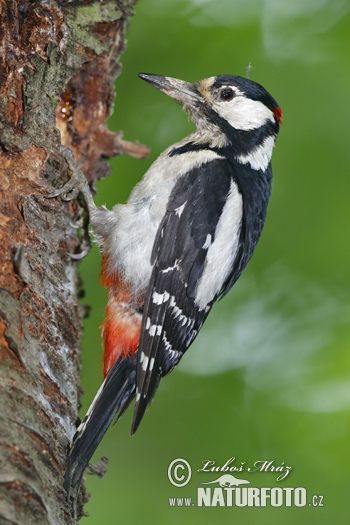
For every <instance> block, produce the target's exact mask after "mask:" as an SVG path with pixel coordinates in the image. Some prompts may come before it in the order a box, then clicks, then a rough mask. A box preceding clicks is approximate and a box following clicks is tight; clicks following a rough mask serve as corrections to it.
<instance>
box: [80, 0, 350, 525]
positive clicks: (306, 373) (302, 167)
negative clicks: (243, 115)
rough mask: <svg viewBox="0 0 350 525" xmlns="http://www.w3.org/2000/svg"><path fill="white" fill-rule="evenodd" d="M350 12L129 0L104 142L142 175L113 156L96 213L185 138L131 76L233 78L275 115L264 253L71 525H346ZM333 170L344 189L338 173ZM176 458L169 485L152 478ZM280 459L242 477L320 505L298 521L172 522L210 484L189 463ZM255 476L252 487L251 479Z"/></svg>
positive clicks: (266, 516)
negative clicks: (134, 145)
mask: <svg viewBox="0 0 350 525" xmlns="http://www.w3.org/2000/svg"><path fill="white" fill-rule="evenodd" d="M349 9H350V7H349V3H348V2H347V1H346V0H328V1H327V0H309V1H308V2H305V1H301V0H296V1H294V2H293V3H291V2H288V1H287V0H280V1H279V2H276V1H273V0H253V1H248V2H243V1H242V0H240V1H239V0H216V1H215V2H214V0H211V1H210V0H169V1H168V2H164V1H162V0H141V1H140V2H139V3H138V4H137V6H136V16H135V18H133V19H132V20H131V24H130V28H129V44H128V49H127V51H126V52H125V54H124V56H123V64H124V68H123V74H122V75H121V77H120V78H119V79H118V80H117V84H116V89H117V98H116V105H115V113H114V115H113V116H112V117H111V119H110V127H111V129H113V130H118V129H122V130H123V131H124V136H125V138H126V139H127V140H135V139H138V140H139V141H140V142H142V143H144V144H148V145H150V146H151V147H152V151H151V154H150V155H149V158H148V159H146V160H143V161H139V160H135V159H131V158H126V157H119V158H116V159H113V160H112V161H111V164H112V167H113V174H112V176H111V177H109V179H108V180H104V181H102V182H100V183H99V184H98V195H97V196H96V198H95V201H96V203H97V204H106V205H107V206H108V207H112V206H113V205H114V204H115V203H117V202H124V201H125V200H126V199H127V196H128V194H129V192H130V190H131V188H132V187H133V186H134V184H135V183H136V182H137V181H138V180H139V179H140V178H141V177H142V175H143V173H144V172H145V171H146V169H147V168H148V166H149V165H150V163H151V162H152V161H153V160H154V159H155V158H156V157H157V156H158V155H159V153H160V152H161V151H162V150H163V149H164V148H165V147H167V146H168V145H169V144H171V143H173V142H175V141H177V140H179V139H181V138H183V137H184V136H185V135H186V134H188V133H190V132H191V131H192V130H193V125H192V124H191V123H189V122H187V119H186V116H185V115H184V113H183V112H182V111H181V110H180V108H179V107H178V106H177V105H176V104H175V103H174V101H173V100H171V99H168V98H167V97H166V96H165V95H163V94H162V93H159V92H157V91H156V90H154V89H153V88H151V87H150V86H148V85H147V84H145V83H143V82H142V81H141V80H140V79H138V78H137V73H138V72H145V73H158V74H165V75H169V76H173V77H177V78H181V79H183V80H187V81H196V80H200V79H202V78H206V77H209V76H213V75H216V74H224V73H232V74H238V75H241V76H245V74H246V72H245V71H246V70H245V68H246V66H247V65H248V63H249V62H251V64H252V66H253V70H252V72H251V74H250V78H252V79H253V80H256V81H257V82H259V83H261V84H262V85H264V87H266V89H267V90H268V91H270V92H271V94H272V95H273V96H274V97H275V98H276V99H277V101H278V103H279V104H280V105H281V107H282V109H283V116H284V126H283V128H282V129H281V132H280V135H279V137H278V140H277V146H276V149H275V151H274V155H273V169H274V184H273V191H272V197H271V201H270V206H269V212H268V218H267V222H266V226H265V229H264V232H263V235H262V239H261V242H260V244H259V246H258V248H257V250H256V252H255V255H254V257H253V259H252V261H251V263H250V264H249V265H248V268H247V269H246V270H245V272H244V274H243V276H242V277H241V279H240V280H239V282H238V283H237V284H236V285H235V287H234V289H233V290H232V291H231V292H230V294H229V295H228V296H227V297H225V299H224V300H223V301H222V302H220V303H219V304H217V305H216V307H214V310H213V312H212V314H211V315H210V316H209V319H208V321H207V322H206V325H205V327H204V328H203V329H202V331H201V333H200V335H199V337H198V338H197V339H196V341H195V343H194V344H193V346H192V347H191V349H190V351H189V352H188V354H186V356H185V357H184V359H183V361H182V363H181V366H180V367H179V369H178V370H176V371H175V372H174V373H172V374H171V375H170V376H169V377H168V378H166V379H165V380H163V381H162V382H161V385H160V388H159V391H158V394H157V396H156V398H155V401H154V403H153V405H152V407H151V410H150V411H149V412H148V414H147V415H146V417H145V419H144V421H143V422H142V425H141V427H140V429H139V430H138V432H137V434H136V435H135V436H134V437H133V438H132V439H131V438H130V437H129V428H130V423H131V411H129V413H127V414H126V415H125V416H124V417H123V418H122V420H121V421H120V422H119V423H118V425H117V426H116V427H112V428H110V429H109V431H108V432H107V435H106V436H105V438H104V440H103V441H102V443H101V445H100V447H99V448H98V451H97V453H96V454H95V456H94V460H95V461H97V460H98V459H99V458H100V457H101V456H108V457H109V459H110V464H109V469H108V472H107V475H106V476H105V478H103V479H102V480H101V479H98V478H97V477H88V480H87V488H88V490H89V491H91V492H92V497H91V499H90V502H89V504H88V505H87V510H88V512H89V514H90V517H89V518H88V519H83V520H82V523H86V525H88V524H90V525H94V524H99V525H103V524H114V523H147V524H148V523H155V524H158V523H159V524H163V523H170V524H171V523H178V522H180V521H181V523H183V524H187V523H191V524H193V523H203V524H207V523H208V524H209V523H213V522H217V521H219V520H220V523H231V522H232V521H237V520H238V519H239V521H240V523H244V524H246V523H247V524H248V523H249V524H258V523H259V524H264V523H269V524H275V523H276V524H277V523H281V522H282V523H284V524H294V523H296V522H297V520H298V521H300V522H302V523H306V522H307V523H310V524H316V523H317V524H329V523H348V519H349V518H348V506H347V485H348V469H349V455H350V454H349V438H350V425H349V423H350V421H349V420H350V418H349V406H350V379H349V365H350V357H349V342H350V330H349V324H348V321H349V313H350V312H349V310H350V307H349V300H348V290H349V285H350V275H349V267H350V247H349V242H348V236H349V205H348V202H349V193H350V177H349V167H348V166H349V160H348V152H349V120H350V104H349V84H350V68H349V51H350V44H349V33H350V15H349ZM346 173H348V175H346ZM99 265H100V256H99V254H98V251H97V249H96V248H95V249H94V250H93V251H92V253H91V254H90V255H89V257H87V258H86V259H85V260H84V261H83V263H82V264H81V273H82V276H83V280H84V287H85V290H86V297H85V299H84V301H85V302H87V303H88V304H91V305H92V312H91V315H90V317H89V319H88V320H87V321H86V326H85V337H84V341H83V370H82V384H83V388H84V391H85V394H84V395H83V397H82V405H83V406H82V410H81V415H82V416H83V415H84V414H85V412H86V410H87V408H88V406H89V403H90V402H91V400H92V399H93V397H94V395H95V393H96V391H97V389H98V387H99V386H100V382H101V378H102V368H101V367H100V365H99V361H100V359H101V357H102V348H101V342H100V332H99V328H98V327H99V325H100V324H101V322H102V319H103V310H104V305H105V302H106V294H105V291H104V290H103V289H102V287H101V286H100V284H99V283H98V275H99ZM177 457H183V458H185V459H187V460H188V461H189V462H190V464H191V465H192V469H193V476H192V480H191V482H190V484H189V485H188V486H187V487H184V488H175V487H173V486H172V485H171V484H170V483H169V481H168V479H167V468H168V465H169V463H170V462H171V461H172V460H173V459H174V458H177ZM231 457H236V458H237V459H236V463H237V464H238V465H240V463H241V461H242V462H243V461H245V462H246V465H248V464H249V465H252V464H253V463H254V462H255V461H257V460H265V459H266V460H274V461H275V463H276V464H280V463H281V462H284V463H285V464H286V465H290V466H291V467H292V472H291V473H290V474H289V476H288V477H287V478H286V479H284V480H283V481H280V482H276V476H275V475H273V474H269V473H255V474H254V475H253V474H252V475H251V477H249V478H248V476H247V473H246V472H245V473H241V475H238V477H241V478H245V479H250V480H251V481H252V484H254V485H255V486H262V487H263V486H267V487H268V486H282V487H283V486H284V487H288V486H292V487H297V486H302V487H306V488H307V490H308V495H309V497H311V496H312V495H313V494H317V495H318V494H322V495H324V507H322V508H313V507H309V506H306V507H305V508H293V507H292V508H285V507H282V508H271V507H269V506H268V507H267V508H265V509H261V508H235V507H233V508H220V507H217V508H214V509H209V508H196V507H191V508H187V509H184V508H170V507H169V503H168V498H169V497H180V496H186V497H193V498H195V495H196V487H197V486H198V484H199V483H200V482H203V481H211V480H213V479H215V478H216V477H218V476H216V473H214V475H212V474H207V473H203V472H197V471H198V469H200V468H201V467H202V461H203V460H206V459H212V460H215V461H216V462H217V464H219V465H222V464H224V463H225V461H226V460H227V459H229V458H231ZM253 476H254V477H253Z"/></svg>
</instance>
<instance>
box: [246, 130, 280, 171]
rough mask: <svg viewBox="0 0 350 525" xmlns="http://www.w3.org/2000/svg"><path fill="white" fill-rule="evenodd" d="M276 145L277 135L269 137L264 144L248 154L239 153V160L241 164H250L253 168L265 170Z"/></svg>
mask: <svg viewBox="0 0 350 525" xmlns="http://www.w3.org/2000/svg"><path fill="white" fill-rule="evenodd" d="M274 145H275V137H267V138H266V139H265V140H264V142H263V143H262V144H260V145H259V146H257V147H256V148H254V149H253V150H252V151H250V152H249V153H248V155H239V156H238V157H237V160H238V162H240V163H241V164H250V167H251V168H252V169H253V170H262V171H265V170H266V168H267V166H268V165H269V162H270V160H271V156H272V150H273V147H274Z"/></svg>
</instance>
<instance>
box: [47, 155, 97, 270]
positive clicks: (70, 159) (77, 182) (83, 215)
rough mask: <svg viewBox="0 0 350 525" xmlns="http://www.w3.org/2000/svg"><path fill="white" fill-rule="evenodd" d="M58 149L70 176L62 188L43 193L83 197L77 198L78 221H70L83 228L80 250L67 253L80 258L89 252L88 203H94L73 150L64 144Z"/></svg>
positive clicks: (64, 197) (72, 197)
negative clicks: (78, 206) (79, 204)
mask: <svg viewBox="0 0 350 525" xmlns="http://www.w3.org/2000/svg"><path fill="white" fill-rule="evenodd" d="M60 149H61V151H62V154H63V156H64V158H65V160H66V163H67V166H68V170H69V172H70V175H71V178H70V179H69V181H68V182H67V183H66V184H65V185H64V186H62V188H60V189H57V190H55V191H54V192H53V193H51V194H49V195H45V198H46V199H53V198H56V197H60V198H61V200H62V201H64V202H70V201H72V200H75V199H77V198H79V196H80V195H82V197H83V198H82V199H79V201H80V203H81V204H82V206H83V207H82V208H81V209H80V210H79V212H78V213H77V215H76V218H78V221H79V222H74V223H73V224H72V222H71V223H70V224H71V226H72V227H73V228H75V229H82V230H83V236H82V243H81V248H82V251H81V252H80V253H69V254H68V255H69V257H71V259H74V260H81V259H83V258H84V257H85V256H86V255H87V254H88V253H89V251H90V249H91V240H90V235H89V230H88V227H89V204H90V205H94V203H93V199H92V196H91V193H90V190H89V185H88V183H87V180H86V178H85V176H84V174H83V173H82V172H81V171H80V169H79V167H78V165H77V163H76V161H75V158H74V155H73V152H72V151H71V150H70V149H69V148H67V147H66V146H61V148H60Z"/></svg>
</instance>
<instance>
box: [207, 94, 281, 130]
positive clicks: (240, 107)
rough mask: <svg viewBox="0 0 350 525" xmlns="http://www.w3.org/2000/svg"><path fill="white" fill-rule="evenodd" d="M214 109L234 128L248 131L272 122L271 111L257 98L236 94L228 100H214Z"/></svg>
mask: <svg viewBox="0 0 350 525" xmlns="http://www.w3.org/2000/svg"><path fill="white" fill-rule="evenodd" d="M215 110H216V111H217V113H218V114H219V115H220V116H221V117H223V118H224V119H225V120H227V122H228V123H229V124H230V125H231V126H232V127H233V128H235V129H242V130H244V131H250V130H252V129H257V128H260V127H261V126H263V125H264V124H265V123H266V122H268V121H269V120H270V121H271V122H274V116H273V113H272V111H271V110H270V109H269V108H268V107H266V106H265V104H263V103H262V102H259V101H258V100H251V99H249V98H246V97H244V96H236V97H235V98H233V99H232V100H231V101H230V102H216V104H215Z"/></svg>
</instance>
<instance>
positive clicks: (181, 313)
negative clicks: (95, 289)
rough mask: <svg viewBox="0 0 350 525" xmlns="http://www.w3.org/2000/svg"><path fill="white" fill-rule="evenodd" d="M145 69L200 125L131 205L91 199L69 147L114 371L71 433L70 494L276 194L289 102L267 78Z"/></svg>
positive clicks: (235, 265) (146, 395)
mask: <svg viewBox="0 0 350 525" xmlns="http://www.w3.org/2000/svg"><path fill="white" fill-rule="evenodd" d="M140 77H141V78H142V79H144V80H145V81H146V82H148V83H149V84H151V85H153V86H154V87H156V88H157V89H159V90H161V91H163V92H164V93H166V94H168V95H169V96H171V97H172V98H174V99H175V100H177V101H178V102H179V103H180V104H181V105H182V106H183V108H184V109H185V110H186V111H187V112H188V113H189V115H190V117H191V119H192V120H193V122H194V124H195V125H196V131H195V132H194V133H193V134H192V135H190V136H188V137H186V138H185V139H183V140H182V141H180V142H179V143H177V144H175V145H173V146H171V147H169V148H168V149H167V150H165V151H164V152H163V153H162V154H161V155H160V156H159V157H158V159H157V160H156V161H155V162H154V163H153V165H152V166H151V167H150V169H149V170H148V171H147V173H146V174H145V175H144V177H143V179H142V180H141V182H140V183H139V184H137V186H136V187H135V188H134V189H133V191H132V192H131V195H130V197H129V199H128V201H127V204H126V205H120V204H118V205H116V206H115V207H114V208H113V210H112V211H109V210H107V209H106V208H96V207H95V205H94V203H93V201H92V198H91V195H90V194H89V190H88V187H87V184H86V181H83V180H82V178H81V177H82V174H81V172H80V173H79V172H78V169H77V167H76V166H75V164H74V160H73V159H72V158H71V157H70V156H69V155H68V154H67V153H66V158H67V162H68V165H69V168H70V171H71V172H72V176H73V178H72V179H71V181H70V186H69V188H68V189H69V190H72V188H73V187H76V188H77V189H79V190H80V191H81V192H82V193H83V194H84V195H85V200H86V202H87V205H88V208H89V213H90V222H91V225H92V229H93V232H94V235H95V238H96V240H97V242H98V243H99V245H100V247H101V250H102V252H103V256H104V266H103V272H104V279H105V282H106V285H107V286H108V288H109V303H108V309H107V317H108V320H107V321H106V325H105V341H106V355H107V361H106V359H105V371H106V373H107V375H106V379H105V381H104V383H103V385H102V387H101V389H100V391H99V393H98V394H97V396H96V398H95V400H94V402H93V404H92V406H91V407H90V409H89V412H88V414H87V416H86V417H85V418H84V420H83V422H82V424H81V425H80V427H79V428H78V430H77V434H76V436H75V438H74V440H73V446H72V450H71V453H70V456H69V461H68V468H67V472H66V476H65V487H66V489H67V492H68V495H69V492H70V489H71V487H73V488H74V489H78V488H79V485H80V482H81V478H82V475H83V471H84V469H85V467H86V465H87V462H88V461H89V459H90V457H91V455H92V454H93V452H94V450H95V449H96V447H97V445H98V443H99V442H100V440H101V439H102V437H103V434H104V433H105V431H106V430H107V428H108V426H109V424H110V422H111V421H112V419H113V418H114V416H115V415H116V414H117V413H118V412H119V415H120V414H121V413H123V412H124V410H125V408H127V406H129V404H130V403H131V402H132V400H133V399H134V398H135V407H134V416H133V422H132V429H131V433H132V434H133V433H134V432H135V431H136V429H137V428H138V426H139V424H140V421H141V419H142V417H143V415H144V412H145V409H146V407H147V406H148V405H149V404H150V402H151V400H152V398H153V396H154V394H155V391H156V389H157V386H158V384H159V381H160V379H161V378H162V377H164V376H165V375H167V374H168V373H169V372H170V371H171V370H172V369H173V368H174V367H175V366H176V365H177V364H178V362H179V361H180V359H181V357H182V355H183V354H184V352H185V351H186V350H187V348H188V347H189V346H190V344H191V343H192V342H193V340H194V339H195V337H196V336H197V334H198V332H199V330H200V328H201V326H202V325H203V323H204V321H205V319H206V317H207V315H208V314H209V311H210V309H211V308H212V306H213V303H214V302H215V300H216V299H218V298H219V297H222V296H224V295H225V294H226V293H227V292H228V291H229V290H230V289H231V287H232V286H233V284H234V283H235V282H236V280H237V279H238V277H239V276H240V275H241V273H242V271H243V269H244V268H245V266H246V264H247V263H248V261H249V259H250V257H251V256H252V254H253V251H254V249H255V246H256V244H257V242H258V239H259V237H260V234H261V231H262V228H263V225H264V221H265V217H266V211H267V205H268V200H269V196H270V190H271V180H272V171H271V162H270V161H271V154H272V149H273V147H274V144H275V139H276V136H277V133H278V131H279V125H280V123H282V113H281V109H280V107H279V106H278V104H277V103H276V101H275V100H274V99H273V98H272V97H271V95H270V94H269V93H268V92H267V91H266V90H265V89H264V88H263V87H262V86H260V85H259V84H256V83H255V82H253V81H251V80H248V79H245V78H242V77H238V76H232V75H220V76H217V77H212V78H209V79H206V80H203V81H201V82H199V83H196V84H190V83H188V82H183V81H180V80H177V79H173V78H169V77H164V76H157V75H144V74H140ZM66 189H67V188H66ZM64 190H65V188H63V189H62V191H61V192H57V193H56V194H55V195H58V193H63V192H64ZM74 191H75V193H74ZM74 191H73V195H72V196H74V195H76V191H77V190H74ZM121 326H122V327H123V328H122V329H121V328H120V327H121ZM125 326H126V327H130V328H129V330H130V334H132V335H130V341H133V343H132V344H133V345H134V346H132V344H131V342H130V348H129V349H128V343H127V338H126V339H125V337H124V336H123V337H124V339H123V342H120V338H121V336H118V333H119V334H121V333H122V331H123V330H124V327H125ZM118 330H119V332H118ZM123 333H124V331H123ZM135 334H136V335H135ZM138 334H139V340H138ZM135 337H136V339H135ZM135 340H136V346H135ZM125 341H126V342H125ZM137 342H138V344H137ZM118 345H119V346H118ZM106 363H107V364H106Z"/></svg>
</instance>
